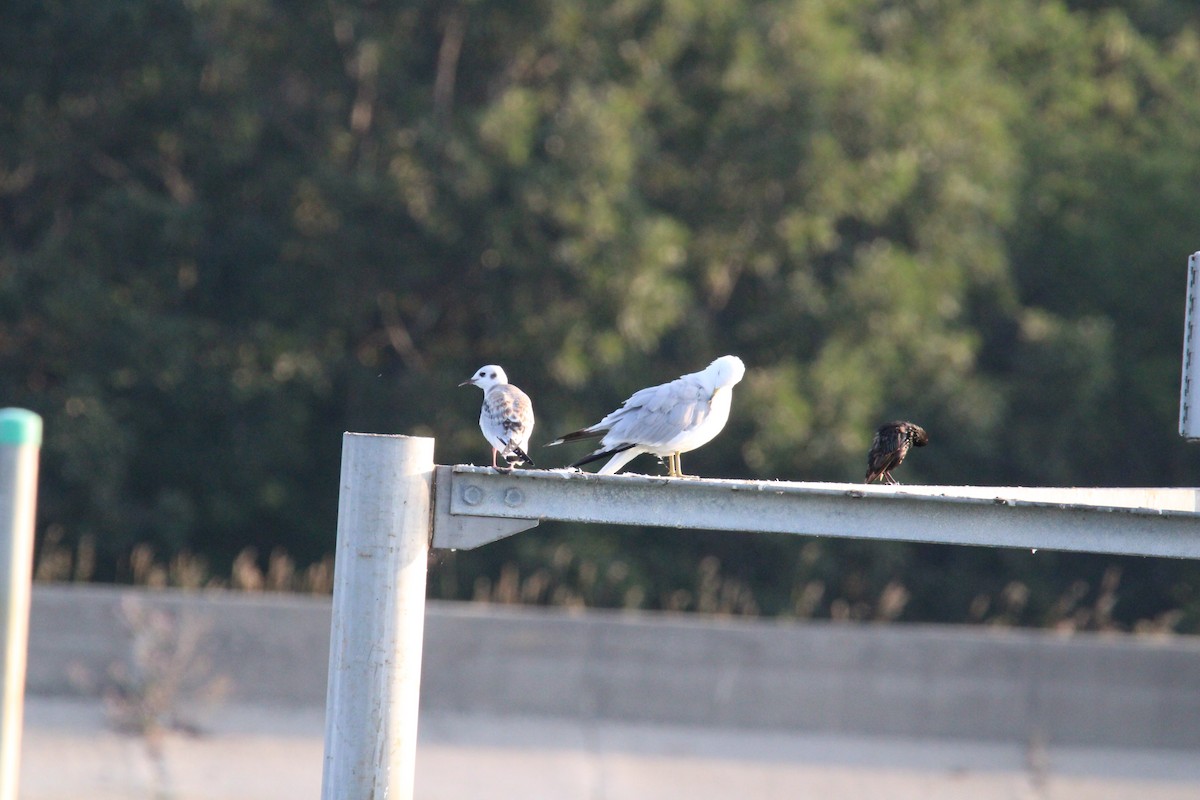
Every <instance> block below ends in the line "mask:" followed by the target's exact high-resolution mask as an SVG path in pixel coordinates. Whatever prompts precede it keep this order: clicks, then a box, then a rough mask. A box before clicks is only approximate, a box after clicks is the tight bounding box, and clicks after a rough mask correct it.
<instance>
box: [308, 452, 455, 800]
mask: <svg viewBox="0 0 1200 800" xmlns="http://www.w3.org/2000/svg"><path fill="white" fill-rule="evenodd" d="M432 488H433V439H423V438H414V437H409V436H377V435H371V434H362V433H347V434H344V435H343V437H342V482H341V493H340V496H339V501H338V526H337V555H336V561H335V566H334V576H333V625H332V629H331V633H330V648H329V691H328V693H327V695H326V700H325V769H324V776H323V780H322V785H321V797H322V800H369V799H378V800H382V798H389V800H410V799H411V798H412V796H413V779H414V777H415V765H416V753H417V704H418V700H419V697H420V688H421V644H422V635H423V633H424V625H425V572H426V558H427V556H428V553H429V538H430V524H431V513H430V511H431V494H432Z"/></svg>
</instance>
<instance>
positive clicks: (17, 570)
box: [0, 408, 42, 800]
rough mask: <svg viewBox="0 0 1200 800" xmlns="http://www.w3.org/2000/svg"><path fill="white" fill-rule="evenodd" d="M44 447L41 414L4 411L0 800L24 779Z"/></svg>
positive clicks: (0, 441)
mask: <svg viewBox="0 0 1200 800" xmlns="http://www.w3.org/2000/svg"><path fill="white" fill-rule="evenodd" d="M41 447H42V418H41V417H39V416H38V415H37V414H35V413H33V412H32V411H26V410H24V409H21V408H5V409H0V604H2V607H0V646H3V648H4V654H3V655H4V663H3V664H0V670H2V674H0V800H16V798H17V786H18V784H19V782H20V768H21V727H22V723H23V721H24V712H25V651H26V648H27V646H28V644H29V593H30V582H31V580H32V578H33V523H34V512H35V510H36V508H37V473H38V454H39V452H40V451H41Z"/></svg>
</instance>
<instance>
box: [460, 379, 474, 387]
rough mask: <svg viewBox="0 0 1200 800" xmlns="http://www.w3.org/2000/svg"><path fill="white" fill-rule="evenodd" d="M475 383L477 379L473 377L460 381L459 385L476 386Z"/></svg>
mask: <svg viewBox="0 0 1200 800" xmlns="http://www.w3.org/2000/svg"><path fill="white" fill-rule="evenodd" d="M474 385H475V379H474V378H471V379H470V380H466V381H463V382H462V383H460V384H459V386H474Z"/></svg>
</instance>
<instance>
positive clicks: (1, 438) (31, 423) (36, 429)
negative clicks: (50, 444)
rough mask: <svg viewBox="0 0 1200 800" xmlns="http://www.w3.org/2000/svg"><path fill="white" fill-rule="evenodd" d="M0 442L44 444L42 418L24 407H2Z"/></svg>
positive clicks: (0, 409) (0, 412) (36, 445)
mask: <svg viewBox="0 0 1200 800" xmlns="http://www.w3.org/2000/svg"><path fill="white" fill-rule="evenodd" d="M0 444H31V445H34V446H35V447H41V446H42V418H41V417H39V416H38V415H37V414H35V413H33V412H32V411H26V410H25V409H23V408H0Z"/></svg>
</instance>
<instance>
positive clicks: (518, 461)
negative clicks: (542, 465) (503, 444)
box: [502, 444, 537, 467]
mask: <svg viewBox="0 0 1200 800" xmlns="http://www.w3.org/2000/svg"><path fill="white" fill-rule="evenodd" d="M502 455H503V456H504V460H505V461H507V462H508V465H509V466H510V467H517V466H520V465H522V464H524V465H525V466H527V467H536V466H537V464H534V463H533V459H532V458H530V457H529V455H528V454H527V453H526V452H525V451H524V450H522V449H521V448H519V447H517V446H516V445H515V444H510V445H509V446H508V447H507V448H506V449H505V451H504V452H503V453H502Z"/></svg>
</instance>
